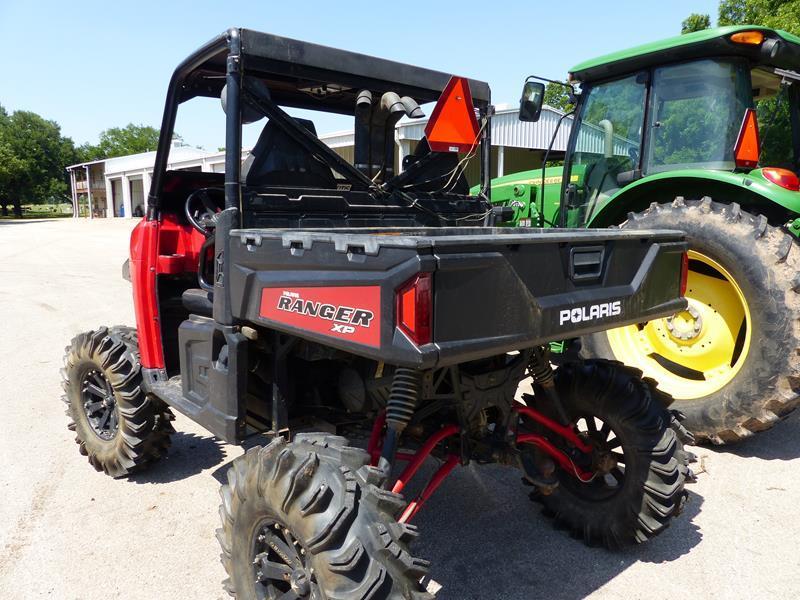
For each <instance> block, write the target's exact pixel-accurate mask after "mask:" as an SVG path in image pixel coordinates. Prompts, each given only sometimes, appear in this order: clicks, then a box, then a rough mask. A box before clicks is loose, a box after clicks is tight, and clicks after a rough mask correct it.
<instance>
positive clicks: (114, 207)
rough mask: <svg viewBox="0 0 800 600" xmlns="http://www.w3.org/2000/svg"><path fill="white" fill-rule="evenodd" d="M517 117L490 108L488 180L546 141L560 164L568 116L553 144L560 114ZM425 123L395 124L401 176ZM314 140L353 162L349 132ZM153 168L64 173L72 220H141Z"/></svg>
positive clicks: (185, 165) (137, 158) (185, 151)
mask: <svg viewBox="0 0 800 600" xmlns="http://www.w3.org/2000/svg"><path fill="white" fill-rule="evenodd" d="M518 112H519V111H518V110H517V109H516V108H513V107H509V106H508V105H499V106H497V107H496V113H495V116H494V117H493V119H492V132H491V137H492V176H493V177H498V176H501V175H505V174H508V173H516V172H518V171H526V170H529V169H535V168H538V167H540V166H541V164H542V159H543V157H544V153H545V151H546V150H547V147H548V145H549V144H550V142H551V140H552V142H553V146H552V149H551V154H550V158H549V160H557V159H559V158H562V157H563V156H564V152H565V151H566V148H567V139H568V138H569V130H570V128H571V126H572V117H571V116H570V117H567V118H565V119H564V120H563V123H562V124H561V127H560V128H559V129H558V134H557V135H556V137H555V139H553V134H554V133H555V131H556V126H557V124H558V122H559V120H561V118H562V117H563V116H564V113H563V112H561V111H559V110H557V109H555V108H551V107H549V106H545V107H544V108H543V109H542V115H541V118H540V119H539V121H538V122H536V123H524V122H522V121H520V120H519V118H518ZM427 123H428V119H427V118H423V119H415V120H410V119H407V118H403V119H402V120H401V121H400V122H399V123H398V124H397V128H396V131H395V140H396V142H397V147H398V152H397V160H398V165H397V172H399V171H401V170H402V160H403V157H404V156H407V155H409V154H411V153H412V152H413V151H414V148H415V147H416V144H417V142H419V140H421V139H422V137H423V136H424V131H425V126H426V125H427ZM601 135H602V132H600V131H598V135H597V137H598V140H600V137H601ZM592 137H593V136H592ZM320 139H321V140H322V141H323V142H325V143H326V144H327V145H328V146H330V147H331V148H333V149H334V150H336V152H338V153H339V154H340V155H342V156H343V157H344V158H345V159H347V160H349V161H350V162H352V161H353V145H354V137H353V132H352V131H340V132H334V133H329V134H325V135H321V136H320ZM247 154H248V152H247V151H244V152H243V154H242V159H243V160H244V159H245V158H246V157H247ZM154 162H155V152H145V153H143V154H132V155H129V156H120V157H117V158H109V159H105V160H97V161H92V162H86V163H80V164H77V165H71V166H69V167H67V171H68V172H69V174H70V181H71V184H72V204H73V215H74V216H76V217H77V216H78V215H79V213H80V210H79V209H80V206H81V205H82V204H83V205H86V206H88V210H87V211H86V212H87V213H88V215H87V216H89V218H94V217H136V216H140V215H142V214H144V213H145V212H146V210H147V194H148V192H149V190H150V176H151V173H152V172H153V163H154ZM224 167H225V153H224V152H206V151H204V150H199V149H197V148H191V147H188V146H174V147H173V148H171V150H170V155H169V165H168V168H169V169H172V170H193V171H210V172H222V171H223V170H224ZM464 174H465V176H466V178H467V181H469V182H470V183H475V182H477V180H478V161H477V160H474V161H471V164H469V165H468V166H467V168H466V170H465V172H464Z"/></svg>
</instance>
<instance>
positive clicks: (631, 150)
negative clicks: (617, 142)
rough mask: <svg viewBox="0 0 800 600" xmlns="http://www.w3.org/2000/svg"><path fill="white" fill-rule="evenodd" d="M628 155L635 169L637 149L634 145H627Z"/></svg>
mask: <svg viewBox="0 0 800 600" xmlns="http://www.w3.org/2000/svg"><path fill="white" fill-rule="evenodd" d="M628 157H629V158H630V159H631V162H632V163H633V168H634V169H635V168H636V167H637V165H638V164H639V149H638V148H636V147H635V146H630V147H628Z"/></svg>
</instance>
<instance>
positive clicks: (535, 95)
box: [519, 81, 544, 123]
mask: <svg viewBox="0 0 800 600" xmlns="http://www.w3.org/2000/svg"><path fill="white" fill-rule="evenodd" d="M542 104H544V84H543V83H541V82H539V81H526V82H525V87H523V88H522V98H520V100H519V120H520V121H527V122H529V123H535V122H536V121H538V120H539V116H540V115H541V114H542Z"/></svg>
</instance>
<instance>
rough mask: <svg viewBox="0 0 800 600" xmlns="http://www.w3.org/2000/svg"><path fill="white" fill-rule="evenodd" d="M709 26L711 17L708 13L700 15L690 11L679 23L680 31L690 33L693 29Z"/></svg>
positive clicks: (699, 29)
mask: <svg viewBox="0 0 800 600" xmlns="http://www.w3.org/2000/svg"><path fill="white" fill-rule="evenodd" d="M710 27H711V17H710V16H708V15H701V14H699V13H692V14H690V15H689V16H688V17H686V18H685V19H684V20H683V23H681V33H682V34H683V33H692V32H694V31H703V30H704V29H709V28H710Z"/></svg>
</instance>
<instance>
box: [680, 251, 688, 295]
mask: <svg viewBox="0 0 800 600" xmlns="http://www.w3.org/2000/svg"><path fill="white" fill-rule="evenodd" d="M688 283H689V255H688V254H687V253H686V252H684V253H683V257H682V258H681V296H685V295H686V286H687V285H688Z"/></svg>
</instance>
